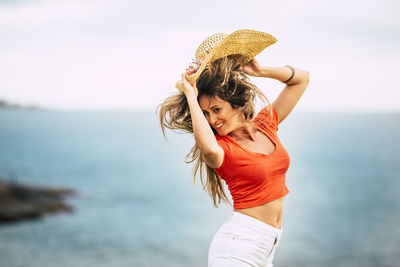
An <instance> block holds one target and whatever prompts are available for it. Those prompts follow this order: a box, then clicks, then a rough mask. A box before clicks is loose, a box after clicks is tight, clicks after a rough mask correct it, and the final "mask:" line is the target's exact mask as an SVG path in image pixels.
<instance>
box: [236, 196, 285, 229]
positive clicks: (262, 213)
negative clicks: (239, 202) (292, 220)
mask: <svg viewBox="0 0 400 267" xmlns="http://www.w3.org/2000/svg"><path fill="white" fill-rule="evenodd" d="M283 199H284V197H281V198H279V199H276V200H274V201H271V202H268V203H265V204H263V205H259V206H256V207H251V208H244V209H236V208H235V209H233V210H234V212H239V213H241V214H244V215H247V216H250V217H252V218H254V219H256V220H258V221H261V222H262V223H265V224H268V225H270V226H272V227H274V228H278V229H280V228H281V226H282V213H283Z"/></svg>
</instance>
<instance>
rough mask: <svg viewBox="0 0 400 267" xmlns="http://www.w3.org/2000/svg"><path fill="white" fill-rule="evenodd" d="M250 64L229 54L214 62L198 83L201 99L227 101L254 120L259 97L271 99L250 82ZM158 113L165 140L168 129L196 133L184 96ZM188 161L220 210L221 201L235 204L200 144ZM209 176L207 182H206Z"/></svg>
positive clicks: (170, 100) (175, 97) (169, 101)
mask: <svg viewBox="0 0 400 267" xmlns="http://www.w3.org/2000/svg"><path fill="white" fill-rule="evenodd" d="M247 61H248V60H247V58H246V57H245V56H243V55H229V56H227V57H223V58H220V59H217V60H215V61H213V62H211V63H210V64H209V66H208V67H207V68H206V69H205V70H204V71H203V72H202V73H201V75H200V76H199V78H198V79H197V81H196V87H197V90H198V97H197V100H199V99H200V98H201V97H202V96H203V95H206V96H209V97H216V96H218V97H219V98H221V99H222V100H224V101H227V102H228V103H229V104H230V105H231V107H232V108H238V109H239V111H241V112H243V115H244V118H245V120H246V121H251V120H252V119H253V117H254V114H255V108H254V102H255V100H256V99H257V98H258V99H260V100H261V101H263V102H264V103H265V102H268V99H267V97H266V96H265V95H264V94H263V93H262V92H261V91H260V90H259V89H258V88H257V87H256V86H255V85H254V84H252V83H250V81H249V79H248V77H247V75H246V74H245V73H244V72H243V70H242V68H241V66H243V65H244V64H245V63H246V62H247ZM268 103H269V102H268ZM157 111H158V113H159V114H158V115H159V120H160V125H161V130H162V132H163V135H164V137H165V138H166V135H165V128H168V129H172V130H178V131H183V132H186V133H190V134H193V127H192V119H191V116H190V110H189V105H188V103H187V100H186V96H185V95H184V94H183V93H178V94H175V95H172V96H170V97H168V98H167V99H165V100H164V101H163V102H162V103H161V104H160V105H159V106H158V107H157ZM270 112H271V110H270ZM210 127H211V126H210ZM211 129H212V130H213V132H214V134H215V133H216V131H215V130H214V129H213V128H212V127H211ZM185 162H186V163H192V162H195V164H194V168H193V181H194V182H195V181H196V175H197V173H199V174H200V181H201V184H202V186H203V189H204V190H205V191H206V192H207V193H208V194H209V195H210V196H211V198H212V199H213V203H214V206H215V207H218V205H219V204H220V203H221V200H222V201H223V202H224V203H227V204H230V205H231V203H230V201H229V199H228V197H227V196H226V194H225V190H224V185H223V182H222V179H221V177H220V176H219V175H218V174H217V172H216V171H215V170H214V169H213V168H211V167H210V166H208V165H207V164H205V162H204V160H203V157H202V154H201V151H200V149H199V147H198V146H197V144H194V146H193V147H192V149H191V150H190V151H189V153H188V154H187V155H186V159H185ZM205 173H206V179H204V176H205V175H204V174H205Z"/></svg>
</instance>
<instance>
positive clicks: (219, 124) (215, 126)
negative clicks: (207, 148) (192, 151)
mask: <svg viewBox="0 0 400 267" xmlns="http://www.w3.org/2000/svg"><path fill="white" fill-rule="evenodd" d="M223 125H224V123H223V122H221V123H218V124H214V128H215V129H216V130H218V129H220V128H221V127H222V126H223Z"/></svg>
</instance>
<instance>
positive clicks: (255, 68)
mask: <svg viewBox="0 0 400 267" xmlns="http://www.w3.org/2000/svg"><path fill="white" fill-rule="evenodd" d="M244 71H245V72H246V73H247V74H249V75H251V76H256V77H266V78H271V79H276V80H279V81H281V82H284V81H286V80H288V79H289V78H290V77H291V75H292V70H291V69H290V68H289V67H263V66H260V65H259V64H258V62H257V61H256V60H255V59H252V60H251V61H250V62H249V63H248V64H247V66H245V67H244ZM294 73H295V74H294V76H293V78H292V79H291V80H290V81H289V82H287V83H286V86H285V88H283V90H282V91H281V93H280V94H279V96H278V97H277V98H276V99H275V101H274V102H273V103H272V106H273V107H274V109H275V111H276V114H277V115H278V124H279V123H281V122H282V121H283V120H284V119H285V118H286V117H287V116H288V115H289V113H290V112H291V111H292V110H293V108H294V107H295V106H296V104H297V102H298V101H299V100H300V97H301V96H302V95H303V93H304V91H305V89H306V88H307V85H308V83H309V80H310V73H309V72H308V71H305V70H302V69H297V68H295V69H294Z"/></svg>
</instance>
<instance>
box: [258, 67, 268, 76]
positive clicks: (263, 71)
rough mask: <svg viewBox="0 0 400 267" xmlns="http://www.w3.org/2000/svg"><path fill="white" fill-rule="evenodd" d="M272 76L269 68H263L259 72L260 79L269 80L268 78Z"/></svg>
mask: <svg viewBox="0 0 400 267" xmlns="http://www.w3.org/2000/svg"><path fill="white" fill-rule="evenodd" d="M270 74H271V71H270V69H269V68H268V67H261V68H260V71H259V72H258V77H265V78H268V77H271V76H270Z"/></svg>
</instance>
